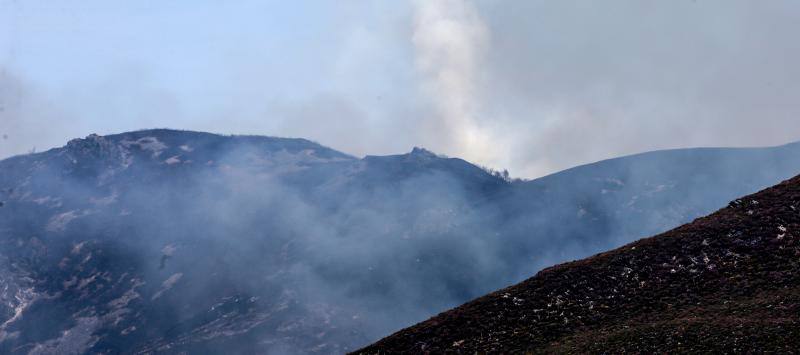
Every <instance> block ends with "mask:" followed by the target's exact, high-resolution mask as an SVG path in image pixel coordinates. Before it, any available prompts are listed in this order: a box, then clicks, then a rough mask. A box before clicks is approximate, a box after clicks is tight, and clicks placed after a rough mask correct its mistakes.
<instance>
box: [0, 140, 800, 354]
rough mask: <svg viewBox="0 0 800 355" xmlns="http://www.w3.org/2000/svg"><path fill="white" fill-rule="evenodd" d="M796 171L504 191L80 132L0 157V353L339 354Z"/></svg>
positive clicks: (792, 162) (335, 155) (312, 160)
mask: <svg viewBox="0 0 800 355" xmlns="http://www.w3.org/2000/svg"><path fill="white" fill-rule="evenodd" d="M686 167H690V168H686ZM798 167H800V145H798V144H793V145H786V146H781V147H774V148H758V149H755V148H754V149H712V150H708V149H685V150H676V151H665V152H652V153H645V154H641V155H636V156H631V157H621V158H617V159H612V160H608V161H603V162H598V163H594V164H590V165H586V166H583V167H578V168H575V169H571V170H568V171H565V172H561V173H556V174H554V175H551V176H548V177H545V178H542V179H536V180H532V181H516V180H514V181H509V180H507V179H504V178H502V177H498V176H496V175H493V174H491V173H489V172H487V171H485V170H483V169H481V168H479V167H477V166H475V165H473V164H471V163H469V162H467V161H464V160H462V159H459V158H453V157H443V156H440V155H436V154H434V153H432V152H429V151H427V150H425V149H422V148H416V149H413V150H411V151H410V152H408V153H405V154H397V155H390V156H367V157H364V158H356V157H352V156H350V155H348V154H344V153H341V152H338V151H336V150H334V149H331V148H327V147H325V146H322V145H320V144H317V143H315V142H311V141H308V140H305V139H290V138H276V137H260V136H222V135H216V134H209V133H202V132H187V131H175V130H166V129H159V130H144V131H136V132H127V133H121V134H115V135H108V136H98V135H90V136H88V137H86V138H82V139H74V140H72V141H70V142H68V143H67V144H66V145H65V146H64V147H60V148H55V149H51V150H48V151H46V152H42V153H37V154H28V155H21V156H17V157H12V158H9V159H5V160H2V161H0V203H1V204H0V276H2V277H0V353H29V352H33V353H37V352H38V353H47V352H51V353H52V352H65V351H68V350H70V349H76V350H75V351H77V352H99V353H115V352H120V351H122V350H123V349H126V350H127V349H133V350H132V351H141V352H148V351H158V352H168V353H169V352H172V353H181V352H189V353H195V352H208V351H212V352H213V351H218V352H222V351H224V352H225V353H243V354H248V353H253V352H257V353H280V354H292V353H303V354H305V353H321V354H330V353H342V352H346V351H352V350H354V349H357V348H358V347H360V346H364V345H366V344H369V343H370V342H373V341H375V340H377V339H379V338H380V337H382V336H385V335H386V334H390V333H391V332H394V331H396V330H398V329H401V328H403V327H406V326H409V325H412V324H414V323H417V322H419V321H421V320H424V319H427V318H428V317H430V316H431V315H433V314H436V313H438V312H441V311H443V310H446V309H449V308H452V307H454V306H457V305H459V304H462V303H464V302H466V301H469V300H470V299H473V298H475V297H478V296H480V295H482V294H485V293H487V292H490V291H491V290H495V289H498V288H501V287H505V286H508V285H511V284H514V283H517V282H519V281H521V280H523V279H524V278H527V277H528V276H529V275H531V274H533V273H535V272H536V271H539V270H541V269H542V268H543V267H546V266H550V265H554V264H556V263H559V262H563V261H566V260H571V259H575V258H581V257H586V256H588V255H591V254H594V253H597V252H599V251H601V250H608V249H609V248H613V247H617V246H620V245H623V244H624V243H627V242H630V241H632V240H635V239H638V238H640V237H642V236H645V235H647V234H648V233H653V232H660V231H664V230H667V229H669V228H673V227H675V226H678V225H680V224H682V223H685V222H687V221H689V220H691V219H693V218H696V217H698V216H700V215H702V214H705V213H708V212H711V211H713V210H715V209H717V208H719V207H722V206H723V205H724V204H725V203H726V202H727V201H728V200H730V199H732V198H735V197H736V196H739V195H742V194H744V193H746V192H752V191H757V190H758V189H761V188H763V187H766V186H769V185H772V184H775V183H777V182H778V181H780V180H782V179H785V178H788V177H790V176H792V175H793V174H795V173H796V172H797V170H798ZM645 172H646V174H645Z"/></svg>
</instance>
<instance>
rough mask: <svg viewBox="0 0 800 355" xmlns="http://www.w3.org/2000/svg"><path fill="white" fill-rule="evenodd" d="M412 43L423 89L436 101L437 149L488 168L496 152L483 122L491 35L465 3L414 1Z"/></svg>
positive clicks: (457, 0) (463, 0) (474, 10)
mask: <svg viewBox="0 0 800 355" xmlns="http://www.w3.org/2000/svg"><path fill="white" fill-rule="evenodd" d="M413 5H414V22H413V26H414V27H413V37H412V42H413V45H414V51H415V65H416V67H417V70H418V71H419V73H420V74H421V75H422V83H421V90H422V92H423V94H424V95H425V96H426V97H427V98H429V99H430V100H431V101H432V104H433V106H434V110H435V115H434V119H435V120H436V121H437V122H435V123H434V126H435V127H436V128H437V131H438V133H439V137H437V138H439V139H444V141H442V142H438V143H439V144H442V145H441V146H440V147H437V149H444V151H446V152H448V153H449V154H457V155H460V156H462V157H464V158H466V159H468V160H471V161H474V162H478V163H481V164H486V163H488V162H492V161H495V159H494V158H496V157H497V156H498V154H496V152H495V150H496V149H497V148H496V146H495V144H496V142H493V140H492V139H491V138H490V136H491V135H490V134H489V133H488V131H487V128H486V127H482V126H481V125H480V124H479V123H480V122H479V118H480V110H481V107H480V106H481V103H480V101H481V100H480V99H479V97H480V92H479V91H480V90H479V79H480V78H479V73H480V68H481V62H482V59H483V56H484V54H485V52H486V48H487V44H488V41H489V31H488V29H487V27H486V25H485V24H484V22H483V20H482V19H481V17H480V15H479V14H478V11H477V9H475V7H474V6H473V5H472V4H471V3H469V2H468V1H465V0H416V1H414V2H413Z"/></svg>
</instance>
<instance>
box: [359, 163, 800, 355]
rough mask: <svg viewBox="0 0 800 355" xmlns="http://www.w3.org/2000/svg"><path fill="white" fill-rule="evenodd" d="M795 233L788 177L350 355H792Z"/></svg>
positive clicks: (797, 217)
mask: <svg viewBox="0 0 800 355" xmlns="http://www.w3.org/2000/svg"><path fill="white" fill-rule="evenodd" d="M798 230H800V177H795V178H793V179H791V180H788V181H785V182H783V183H781V184H779V185H777V186H775V187H772V188H768V189H766V190H764V191H761V192H759V193H756V194H753V195H749V196H746V197H742V198H740V199H737V200H734V201H733V202H731V203H730V204H729V205H728V206H727V207H725V208H723V209H721V210H719V211H717V212H716V213H713V214H711V215H709V216H707V217H703V218H699V219H697V220H695V221H694V222H692V223H689V224H686V225H684V226H681V227H679V228H676V229H673V230H671V231H669V232H666V233H663V234H660V235H657V236H655V237H651V238H647V239H642V240H639V241H637V242H634V243H631V244H628V245H625V246H623V247H621V248H618V249H615V250H612V251H609V252H605V253H602V254H598V255H596V256H593V257H590V258H587V259H583V260H580V261H575V262H570V263H566V264H561V265H558V266H555V267H551V268H548V269H545V270H542V271H541V272H539V273H538V274H536V276H534V277H533V278H530V279H528V280H525V281H523V282H522V283H520V284H517V285H514V286H511V287H508V288H505V289H502V290H499V291H496V292H493V293H491V294H489V295H486V296H483V297H480V298H478V299H476V300H474V301H472V302H469V303H467V304H464V305H462V306H460V307H457V308H455V309H453V310H450V311H447V312H444V313H442V314H439V315H437V316H435V317H433V318H431V319H429V320H427V321H425V322H423V323H420V324H418V325H415V326H413V327H410V328H407V329H404V330H402V331H400V332H397V333H396V334H393V335H391V336H389V337H387V338H385V339H383V340H381V341H379V342H377V343H375V344H373V345H371V346H369V347H367V348H365V349H362V350H360V351H358V352H357V353H361V354H391V353H446V352H454V353H470V354H471V353H474V352H479V353H481V352H489V353H522V352H526V351H532V352H542V353H550V352H571V353H576V352H577V353H585V352H591V353H624V352H632V353H653V352H658V353H675V352H705V353H708V352H751V351H757V352H762V351H765V352H778V353H783V352H791V351H794V350H796V349H797V348H798V346H800V316H798V314H800V313H798V311H800V309H798V305H800V269H799V268H798V266H800V265H798V263H800V259H798V256H800V243H798V242H799V241H800V239H798V238H800V234H797V233H798Z"/></svg>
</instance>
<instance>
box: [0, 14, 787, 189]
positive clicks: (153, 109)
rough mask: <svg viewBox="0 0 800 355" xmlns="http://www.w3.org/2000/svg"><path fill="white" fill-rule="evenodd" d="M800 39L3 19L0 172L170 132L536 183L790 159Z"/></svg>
mask: <svg viewBox="0 0 800 355" xmlns="http://www.w3.org/2000/svg"><path fill="white" fill-rule="evenodd" d="M798 34H800V2H796V1H789V0H786V1H778V0H774V1H731V0H720V1H707V0H694V1H691V0H669V1H650V0H635V1H569V0H559V1H534V0H517V1H497V0H485V1H478V0H476V1H469V0H419V1H381V0H375V1H366V0H358V1H356V0H352V1H347V0H337V1H233V0H231V1H168V2H165V1H108V0H102V1H95V0H80V1H40V0H24V1H22V0H19V1H11V0H0V157H6V156H9V155H13V154H19V153H24V152H27V151H30V150H31V149H32V148H34V147H35V148H37V149H39V150H42V149H47V148H51V147H55V146H61V145H63V144H64V143H66V141H67V140H69V139H70V138H74V137H83V136H86V135H88V134H90V133H95V132H96V133H99V134H109V133H116V132H121V131H128V130H134V129H140V128H153V127H168V128H181V129H191V130H202V131H212V132H219V133H242V134H262V135H277V136H295V137H304V138H309V139H312V140H315V141H318V142H320V143H322V144H325V145H328V146H331V147H333V148H336V149H339V150H341V151H344V152H346V153H350V154H353V155H357V156H361V155H364V154H391V153H401V152H407V151H410V149H411V147H413V146H424V147H427V148H429V149H431V150H434V151H436V152H439V153H443V154H447V155H451V156H458V157H463V158H465V159H467V160H470V161H473V162H476V163H479V164H483V165H486V166H490V167H493V168H498V169H502V168H508V169H509V170H510V172H511V174H512V175H513V176H521V177H536V176H540V175H543V174H546V173H549V172H553V171H555V170H558V169H562V168H566V167H570V166H573V165H576V164H580V163H587V162H591V161H596V160H600V159H604V158H608V157H613V156H618V155H622V154H629V153H636V152H641V151H647V150H654V149H662V148H675V147H689V146H760V145H777V144H782V143H786V142H789V141H794V140H800V115H798V113H800V65H798V63H800V40H798V38H797V37H798ZM4 137H5V138H4Z"/></svg>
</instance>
